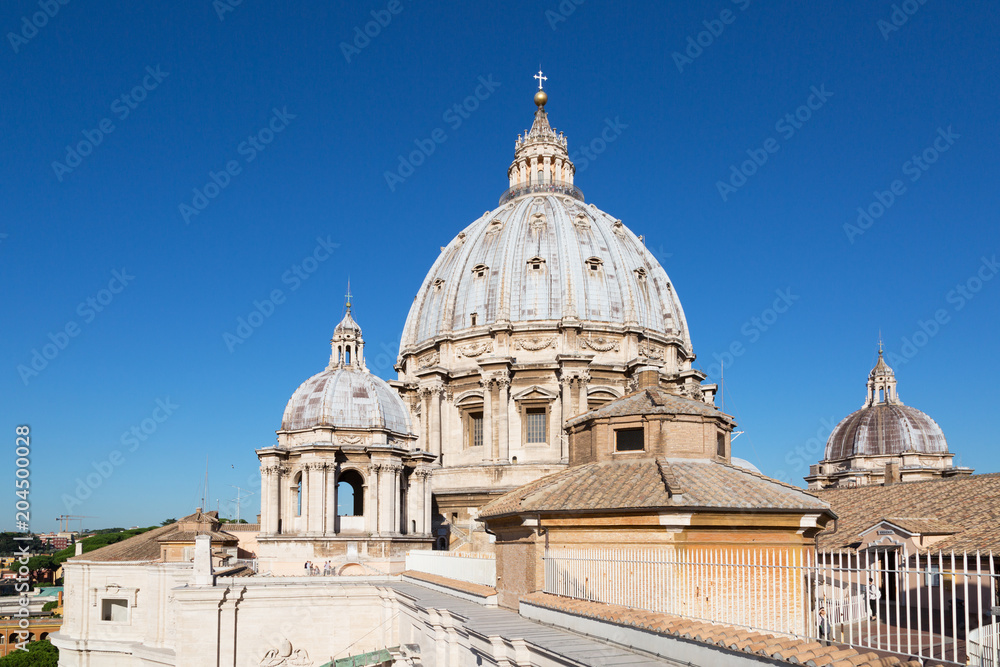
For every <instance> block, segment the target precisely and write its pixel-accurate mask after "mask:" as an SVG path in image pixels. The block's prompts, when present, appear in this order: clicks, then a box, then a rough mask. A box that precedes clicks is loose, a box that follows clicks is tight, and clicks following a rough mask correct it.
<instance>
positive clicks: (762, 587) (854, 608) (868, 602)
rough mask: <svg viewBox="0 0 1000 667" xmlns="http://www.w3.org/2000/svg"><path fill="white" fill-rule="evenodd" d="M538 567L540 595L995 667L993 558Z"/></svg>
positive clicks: (660, 561)
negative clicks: (541, 580)
mask: <svg viewBox="0 0 1000 667" xmlns="http://www.w3.org/2000/svg"><path fill="white" fill-rule="evenodd" d="M544 562H545V592H547V593H553V594H556V595H563V596H567V597H572V598H578V599H583V600H591V601H594V602H604V603H608V604H618V605H623V606H627V607H634V608H638V609H646V610H650V611H655V612H664V613H668V614H674V615H677V616H683V617H687V618H692V619H698V620H703V621H710V622H715V623H726V624H730V625H736V626H742V627H746V628H750V629H754V630H762V631H766V632H775V633H780V634H785V635H791V636H797V637H803V638H809V639H815V640H822V641H833V642H835V643H840V644H844V645H849V646H854V647H857V648H864V649H868V650H876V651H883V652H886V654H896V655H902V656H907V657H921V658H934V659H936V660H939V661H942V662H945V663H949V664H965V662H966V658H967V655H966V654H967V645H968V657H969V658H970V659H972V658H973V657H974V656H973V653H975V654H976V655H975V658H976V659H977V660H982V662H979V663H978V664H981V665H984V666H988V667H1000V664H998V663H997V662H996V658H995V654H996V651H995V646H996V635H995V634H990V633H989V632H988V631H987V630H988V628H989V627H990V624H991V621H992V620H993V619H992V617H991V610H992V607H993V606H995V605H997V604H998V603H1000V601H998V598H997V589H998V586H997V580H998V572H997V569H996V562H997V561H996V560H995V559H994V557H993V555H992V554H979V553H975V554H967V553H962V554H956V553H950V554H944V553H937V554H933V555H931V554H920V555H917V554H913V555H907V554H905V553H902V552H900V551H895V550H889V549H882V550H869V551H861V552H858V553H855V552H846V551H844V552H832V553H819V554H817V553H816V552H815V550H812V549H806V548H796V547H785V548H754V547H748V548H733V549H725V548H720V549H709V548H696V547H687V548H684V547H681V548H667V547H663V548H656V549H638V548H636V549H629V548H623V549H557V548H551V549H550V550H549V551H547V552H546V555H545V558H544ZM820 609H823V610H825V617H826V619H827V620H826V621H821V619H820V613H819V612H820ZM977 628H984V629H983V631H982V632H980V633H977V635H976V636H972V635H971V634H969V631H971V630H973V629H977ZM967 635H968V636H967ZM977 636H978V637H980V638H979V639H977V638H976V637H977ZM990 641H992V642H993V643H992V646H993V647H994V650H993V654H992V655H991V654H990V644H989V642H990ZM980 653H981V654H982V657H980V655H979V654H980ZM973 664H977V663H973Z"/></svg>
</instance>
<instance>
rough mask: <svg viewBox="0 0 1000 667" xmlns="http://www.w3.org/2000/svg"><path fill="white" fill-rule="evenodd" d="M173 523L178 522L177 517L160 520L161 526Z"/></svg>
mask: <svg viewBox="0 0 1000 667" xmlns="http://www.w3.org/2000/svg"><path fill="white" fill-rule="evenodd" d="M172 523H177V519H164V520H163V521H161V522H160V525H161V526H169V525H170V524H172Z"/></svg>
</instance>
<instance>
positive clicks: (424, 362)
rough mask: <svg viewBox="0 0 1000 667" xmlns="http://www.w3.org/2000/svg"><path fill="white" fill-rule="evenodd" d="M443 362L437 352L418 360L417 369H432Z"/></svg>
mask: <svg viewBox="0 0 1000 667" xmlns="http://www.w3.org/2000/svg"><path fill="white" fill-rule="evenodd" d="M440 362H441V355H440V354H439V353H438V352H437V350H435V351H434V352H429V353H427V354H425V355H424V356H422V357H420V358H418V359H417V368H418V369H419V368H430V367H431V366H437V365H438V363H440Z"/></svg>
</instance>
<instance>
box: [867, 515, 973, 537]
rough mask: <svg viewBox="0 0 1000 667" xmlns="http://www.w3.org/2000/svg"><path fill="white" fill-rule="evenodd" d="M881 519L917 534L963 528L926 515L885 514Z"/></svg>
mask: <svg viewBox="0 0 1000 667" xmlns="http://www.w3.org/2000/svg"><path fill="white" fill-rule="evenodd" d="M882 520H883V521H888V522H889V523H892V524H893V525H896V526H899V527H900V528H902V529H903V530H905V531H908V532H911V533H914V534H917V535H951V534H953V533H958V532H960V531H962V530H965V529H964V528H962V527H961V526H959V525H957V524H954V523H948V522H947V521H941V520H940V519H934V518H927V517H908V516H906V517H901V516H886V517H882Z"/></svg>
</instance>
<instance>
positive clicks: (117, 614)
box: [101, 598, 128, 623]
mask: <svg viewBox="0 0 1000 667" xmlns="http://www.w3.org/2000/svg"><path fill="white" fill-rule="evenodd" d="M101 620H102V621H110V622H112V623H128V600H125V599H122V598H104V599H103V600H101Z"/></svg>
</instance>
